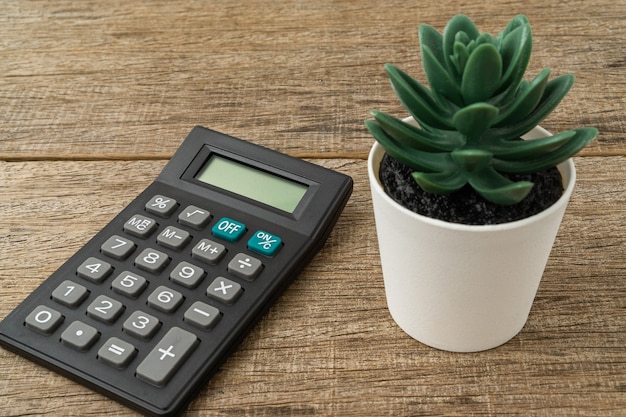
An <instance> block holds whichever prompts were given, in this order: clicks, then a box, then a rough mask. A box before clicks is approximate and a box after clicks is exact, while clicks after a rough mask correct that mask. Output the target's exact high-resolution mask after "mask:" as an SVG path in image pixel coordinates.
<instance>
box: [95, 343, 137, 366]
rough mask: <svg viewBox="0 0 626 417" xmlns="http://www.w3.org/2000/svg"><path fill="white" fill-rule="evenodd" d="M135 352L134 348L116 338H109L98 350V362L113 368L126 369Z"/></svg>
mask: <svg viewBox="0 0 626 417" xmlns="http://www.w3.org/2000/svg"><path fill="white" fill-rule="evenodd" d="M136 353H137V351H136V350H135V346H133V345H131V344H130V343H127V342H124V341H123V340H121V339H118V338H117V337H111V338H110V339H109V340H107V341H106V343H105V344H104V345H102V347H101V348H100V350H98V360H99V361H100V362H104V363H106V364H107V365H110V366H112V367H114V368H118V369H122V368H126V367H127V366H128V364H129V363H130V361H132V360H133V358H134V357H135V354H136Z"/></svg>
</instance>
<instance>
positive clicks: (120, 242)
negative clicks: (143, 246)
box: [100, 235, 135, 260]
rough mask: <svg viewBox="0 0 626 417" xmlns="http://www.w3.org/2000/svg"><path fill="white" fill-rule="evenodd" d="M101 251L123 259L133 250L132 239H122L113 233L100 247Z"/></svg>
mask: <svg viewBox="0 0 626 417" xmlns="http://www.w3.org/2000/svg"><path fill="white" fill-rule="evenodd" d="M100 250H101V251H102V253H104V254H105V255H107V256H110V257H112V258H115V259H119V260H124V259H126V258H128V255H130V254H131V252H132V251H134V250H135V243H134V242H133V241H132V240H128V239H124V238H123V237H121V236H118V235H113V236H111V237H110V238H109V239H108V240H107V241H106V242H104V243H103V244H102V246H101V247H100Z"/></svg>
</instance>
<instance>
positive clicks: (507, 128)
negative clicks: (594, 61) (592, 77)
mask: <svg viewBox="0 0 626 417" xmlns="http://www.w3.org/2000/svg"><path fill="white" fill-rule="evenodd" d="M573 84H574V76H573V75H562V76H560V77H557V78H555V79H553V80H551V81H549V82H548V84H547V85H546V88H545V90H544V92H543V96H542V97H541V100H540V102H539V104H538V105H537V106H536V107H535V108H534V109H533V111H532V112H531V113H530V114H528V115H527V116H526V117H525V118H524V119H522V120H520V121H518V122H517V123H513V124H510V125H502V126H499V127H494V128H493V129H490V130H489V131H488V132H487V133H486V135H488V138H487V139H488V140H490V141H494V140H497V139H513V138H518V137H519V136H522V135H524V134H525V133H527V132H529V131H530V130H531V129H532V128H534V127H535V126H537V125H538V124H539V123H541V121H542V120H543V119H545V118H546V117H547V116H548V115H549V114H550V113H551V112H552V111H553V110H554V109H555V108H556V106H558V105H559V103H560V102H561V100H563V97H564V96H565V95H566V94H567V92H568V91H569V90H570V88H572V85H573Z"/></svg>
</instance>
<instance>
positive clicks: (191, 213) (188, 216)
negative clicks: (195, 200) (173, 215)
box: [178, 206, 211, 230]
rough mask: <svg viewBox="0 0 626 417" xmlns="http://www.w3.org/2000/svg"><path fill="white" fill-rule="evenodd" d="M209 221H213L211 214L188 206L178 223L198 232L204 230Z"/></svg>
mask: <svg viewBox="0 0 626 417" xmlns="http://www.w3.org/2000/svg"><path fill="white" fill-rule="evenodd" d="M209 220H211V213H210V212H209V211H208V210H205V209H201V208H199V207H196V206H187V207H186V208H185V209H184V210H183V211H182V212H181V213H180V214H179V215H178V223H180V224H184V225H185V226H190V227H193V228H194V229H198V230H200V229H203V228H204V227H205V226H206V225H207V224H208V223H209Z"/></svg>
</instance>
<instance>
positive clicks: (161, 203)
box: [145, 195, 178, 217]
mask: <svg viewBox="0 0 626 417" xmlns="http://www.w3.org/2000/svg"><path fill="white" fill-rule="evenodd" d="M177 206H178V203H176V200H174V199H173V198H170V197H166V196H163V195H155V196H154V197H152V198H151V199H150V201H148V202H147V203H146V206H145V207H146V211H147V212H149V213H154V214H158V215H159V216H162V217H168V216H170V215H171V214H172V213H173V212H174V210H176V207H177Z"/></svg>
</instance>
